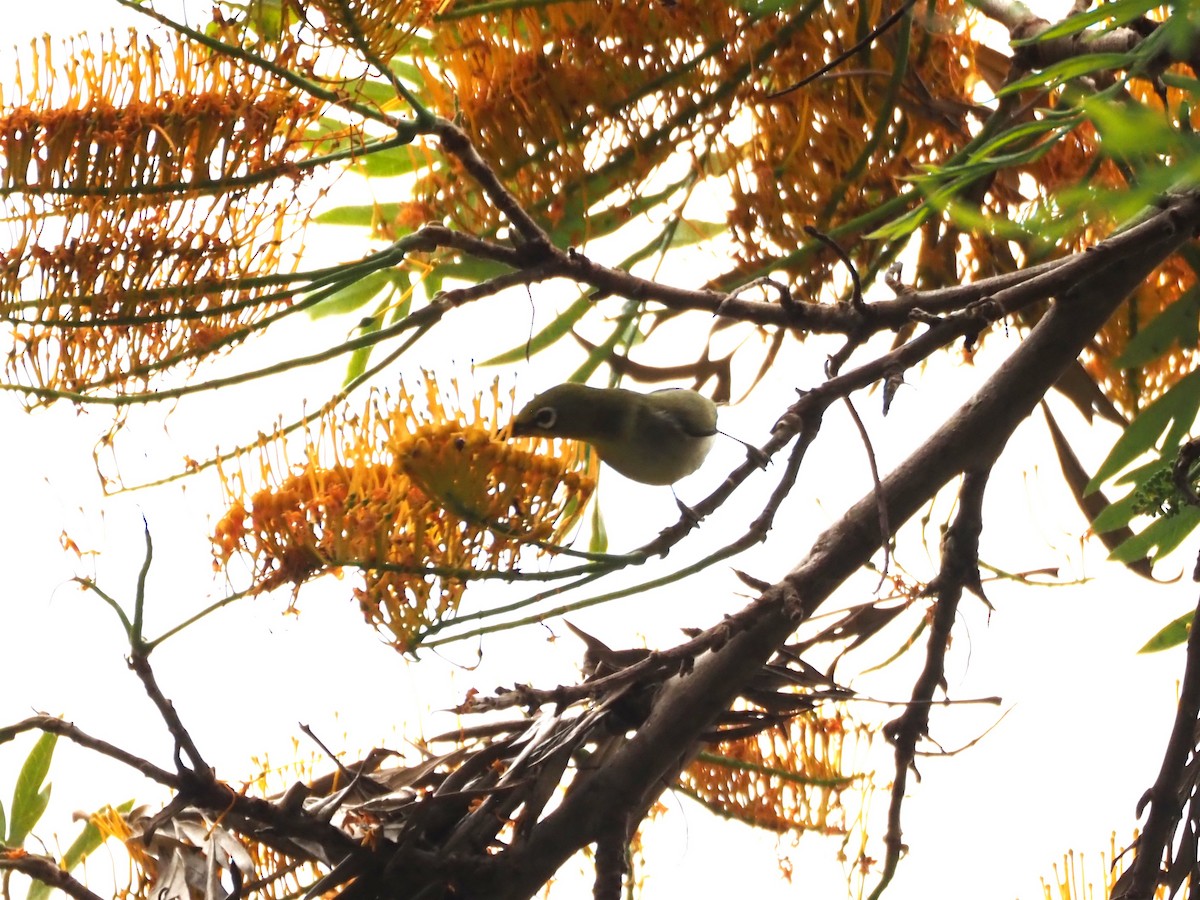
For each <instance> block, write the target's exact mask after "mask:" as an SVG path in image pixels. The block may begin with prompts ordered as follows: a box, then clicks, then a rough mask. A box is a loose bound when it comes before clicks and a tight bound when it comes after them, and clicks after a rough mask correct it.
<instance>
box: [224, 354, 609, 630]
mask: <svg viewBox="0 0 1200 900" xmlns="http://www.w3.org/2000/svg"><path fill="white" fill-rule="evenodd" d="M455 393H456V394H457V386H456V387H455ZM485 396H486V397H487V398H488V400H489V401H490V402H489V403H488V404H487V405H486V408H485V403H484V397H483V396H476V397H475V398H474V401H473V403H472V408H471V409H470V410H469V412H467V411H463V410H462V409H461V407H460V406H458V405H457V401H454V402H453V403H450V402H447V401H444V400H443V398H442V397H441V395H440V394H439V392H438V389H437V384H436V382H435V381H434V379H433V378H432V377H430V376H429V375H426V392H425V397H424V403H418V402H417V401H416V399H415V398H414V397H412V396H411V395H409V394H408V393H407V392H406V391H405V390H404V389H403V387H401V393H400V396H399V398H398V400H397V401H396V403H395V404H392V402H391V400H390V399H389V398H388V397H387V396H386V395H384V396H382V397H380V396H379V395H372V397H371V398H370V400H369V401H368V403H367V405H366V408H365V410H364V411H363V412H362V413H361V414H360V415H357V416H352V415H350V414H349V413H348V412H347V411H345V410H342V411H341V412H340V413H338V414H336V415H328V416H325V417H322V418H321V420H320V421H319V422H318V423H316V425H315V427H311V428H309V429H308V430H307V431H306V432H305V435H304V461H303V462H302V463H299V464H297V465H290V464H289V463H288V462H287V442H286V439H285V438H284V436H282V435H276V436H275V437H274V438H272V439H270V440H267V439H264V440H263V442H262V443H261V445H260V449H259V453H258V457H259V461H260V469H261V475H260V478H259V480H260V481H261V482H262V484H263V485H264V486H263V487H262V488H260V489H258V490H256V491H254V492H253V493H250V492H249V491H248V489H247V487H246V478H245V476H244V474H243V473H241V472H239V473H236V474H235V475H233V476H230V475H227V474H224V473H223V480H224V484H225V488H226V493H227V495H228V497H229V500H230V507H229V511H228V512H227V513H226V515H225V517H224V518H223V519H222V520H221V521H220V522H219V523H218V525H217V528H216V533H215V536H214V538H213V541H214V545H215V548H216V557H217V560H218V562H219V563H220V564H221V565H226V564H228V562H229V561H230V559H231V558H232V557H233V556H234V555H243V556H245V557H247V558H248V559H249V560H250V561H251V562H252V564H253V567H254V572H255V575H254V578H255V589H256V590H257V591H266V590H270V589H272V588H275V587H278V586H280V585H283V584H291V585H293V586H294V587H296V588H298V587H299V585H301V584H302V583H304V582H305V581H307V580H309V579H311V578H313V577H315V576H317V575H320V574H323V573H326V572H337V571H339V570H341V569H342V568H345V567H354V568H356V569H359V570H360V571H361V575H362V583H361V585H360V586H359V587H357V588H356V589H355V596H356V597H357V598H358V601H359V604H360V606H361V608H362V611H363V615H364V616H365V617H366V619H367V621H368V622H370V623H371V624H372V625H373V626H375V627H376V628H377V629H378V630H380V631H381V632H383V633H384V634H386V635H387V636H388V637H389V639H390V640H392V641H393V643H394V644H395V645H396V646H397V647H398V648H400V649H402V650H410V649H413V648H414V647H415V646H416V645H417V644H418V643H419V641H420V638H421V636H422V634H423V633H424V632H425V630H426V629H428V628H429V627H430V626H432V625H434V624H436V623H438V622H441V621H443V620H445V619H446V618H448V617H450V616H452V615H453V614H454V612H455V611H456V610H457V608H458V605H459V601H460V600H461V598H462V596H463V591H464V589H465V587H466V584H467V582H468V581H470V580H471V579H473V578H478V577H480V576H481V574H486V573H493V572H498V571H499V572H502V571H507V570H510V569H511V568H512V567H513V566H514V565H515V564H516V562H517V560H518V558H519V557H520V555H521V552H522V550H523V549H524V548H526V547H527V546H529V542H530V541H538V542H549V543H557V542H560V541H561V540H562V539H563V537H564V535H565V534H566V533H567V531H568V530H569V529H570V528H571V527H572V526H573V525H574V523H575V522H576V521H578V519H579V516H580V514H581V513H582V512H583V508H584V506H585V505H586V503H587V501H588V498H589V497H590V496H591V492H592V490H593V489H594V487H595V466H596V462H595V456H594V454H591V455H590V459H589V457H588V456H585V454H584V451H583V449H582V445H578V444H564V443H563V442H556V443H555V444H554V445H553V446H550V445H548V444H547V443H546V442H541V441H532V440H522V441H514V442H507V441H504V440H503V439H501V437H500V436H499V434H498V428H497V420H498V418H499V416H500V415H501V412H502V410H503V409H505V404H503V403H501V401H500V396H499V388H498V386H497V385H495V384H493V387H492V390H491V392H490V393H489V394H487V395H485Z"/></svg>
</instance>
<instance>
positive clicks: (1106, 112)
mask: <svg viewBox="0 0 1200 900" xmlns="http://www.w3.org/2000/svg"><path fill="white" fill-rule="evenodd" d="M1084 111H1085V112H1086V113H1087V115H1088V118H1089V119H1091V120H1092V123H1093V124H1094V125H1095V126H1096V132H1097V134H1099V135H1100V140H1101V141H1102V142H1103V144H1104V149H1105V150H1107V151H1108V152H1110V153H1115V154H1121V155H1125V156H1133V157H1142V156H1145V155H1146V154H1148V153H1172V154H1175V155H1180V154H1183V153H1186V152H1187V151H1188V150H1189V149H1193V152H1194V148H1191V144H1192V143H1194V142H1193V141H1189V140H1188V139H1187V138H1186V137H1185V136H1184V135H1182V134H1181V133H1180V132H1179V131H1177V130H1176V129H1175V128H1174V127H1173V126H1172V125H1171V123H1170V122H1169V121H1167V119H1166V118H1164V117H1163V116H1162V114H1161V113H1158V112H1152V111H1151V110H1149V109H1146V108H1145V107H1141V106H1130V105H1129V104H1126V103H1122V102H1119V101H1117V100H1109V99H1106V98H1096V99H1090V100H1088V101H1087V102H1086V103H1085V104H1084Z"/></svg>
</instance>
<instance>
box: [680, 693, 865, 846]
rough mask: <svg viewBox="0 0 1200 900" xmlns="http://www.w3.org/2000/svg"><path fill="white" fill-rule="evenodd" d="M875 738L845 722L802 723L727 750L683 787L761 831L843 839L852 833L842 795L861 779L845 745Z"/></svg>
mask: <svg viewBox="0 0 1200 900" xmlns="http://www.w3.org/2000/svg"><path fill="white" fill-rule="evenodd" d="M869 738H870V735H869V733H868V732H866V731H865V730H863V729H862V728H860V727H858V726H850V725H848V724H847V723H846V721H845V720H844V719H842V718H839V717H828V716H820V715H816V714H812V715H804V716H798V717H796V718H794V719H792V720H791V721H790V722H789V723H788V724H787V725H785V726H781V727H779V728H772V729H768V730H766V731H763V732H760V733H759V734H756V735H754V736H752V737H748V738H744V739H741V740H736V741H729V742H727V743H723V744H721V745H720V746H719V747H718V748H717V750H716V751H715V755H713V756H704V757H701V758H699V759H697V760H696V761H695V762H693V763H692V764H691V765H690V766H688V767H687V768H686V769H685V770H684V771H683V774H682V775H681V776H680V781H681V783H682V785H683V787H684V788H685V790H688V791H690V792H691V793H692V794H694V795H695V796H696V797H697V798H698V799H699V800H700V801H701V802H702V803H704V804H705V805H706V806H709V807H711V808H713V809H717V810H720V811H721V812H722V813H723V814H725V815H727V816H731V817H733V818H737V819H741V820H743V821H745V822H749V823H751V824H753V825H757V826H759V827H760V828H768V829H770V830H772V831H776V832H780V833H783V832H795V831H801V830H816V831H821V832H825V833H838V834H840V833H844V832H845V831H846V827H847V826H846V822H845V814H844V808H843V805H842V794H843V793H844V792H845V791H846V790H847V789H848V788H851V787H852V786H854V785H855V784H856V783H858V782H859V781H861V779H862V777H863V776H861V775H854V774H850V773H847V771H846V759H845V756H846V753H845V752H844V751H845V750H846V749H847V747H846V744H847V740H848V739H850V742H851V744H852V745H853V743H854V741H857V740H868V741H869ZM717 757H721V759H717Z"/></svg>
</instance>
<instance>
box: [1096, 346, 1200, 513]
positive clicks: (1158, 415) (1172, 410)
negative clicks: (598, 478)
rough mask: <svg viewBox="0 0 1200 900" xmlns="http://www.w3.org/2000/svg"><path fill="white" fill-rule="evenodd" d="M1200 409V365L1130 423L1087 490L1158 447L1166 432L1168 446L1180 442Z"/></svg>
mask: <svg viewBox="0 0 1200 900" xmlns="http://www.w3.org/2000/svg"><path fill="white" fill-rule="evenodd" d="M1197 410H1200V369H1197V370H1196V371H1195V372H1191V373H1189V374H1188V375H1185V376H1184V377H1183V378H1181V379H1180V380H1179V381H1178V382H1176V383H1175V385H1174V386H1173V387H1172V388H1171V389H1170V390H1169V391H1167V392H1166V393H1165V394H1163V395H1162V396H1161V397H1159V398H1158V399H1157V400H1155V401H1154V402H1153V403H1151V404H1150V405H1149V406H1147V407H1146V408H1145V409H1144V410H1142V412H1141V414H1140V415H1139V416H1138V417H1137V418H1136V419H1134V420H1133V421H1132V422H1131V423H1130V424H1129V427H1128V428H1126V429H1125V433H1124V434H1122V435H1121V436H1120V437H1119V438H1118V439H1117V442H1116V443H1115V444H1113V448H1112V450H1110V451H1109V452H1108V457H1107V458H1106V459H1105V460H1104V462H1102V463H1101V464H1100V468H1099V469H1098V470H1097V471H1096V474H1095V475H1093V476H1092V480H1091V481H1090V482H1088V486H1087V488H1086V489H1085V494H1090V493H1092V492H1093V491H1095V490H1098V489H1099V487H1100V485H1101V484H1103V483H1104V482H1105V481H1108V479H1109V478H1111V477H1112V476H1114V475H1116V474H1117V473H1118V472H1120V471H1121V470H1122V469H1124V468H1125V467H1126V466H1127V465H1129V464H1130V463H1131V462H1133V461H1134V460H1135V459H1137V458H1138V457H1139V456H1141V455H1142V454H1143V453H1147V452H1149V451H1150V450H1152V449H1154V447H1155V445H1156V443H1157V442H1158V440H1159V438H1160V437H1162V436H1163V435H1164V433H1165V434H1166V435H1167V436H1166V439H1165V440H1164V441H1163V445H1162V446H1163V448H1164V449H1173V448H1174V447H1177V446H1179V443H1180V441H1181V440H1182V438H1183V436H1184V435H1186V434H1187V431H1188V429H1189V428H1191V427H1192V423H1194V422H1195V421H1196V413H1197Z"/></svg>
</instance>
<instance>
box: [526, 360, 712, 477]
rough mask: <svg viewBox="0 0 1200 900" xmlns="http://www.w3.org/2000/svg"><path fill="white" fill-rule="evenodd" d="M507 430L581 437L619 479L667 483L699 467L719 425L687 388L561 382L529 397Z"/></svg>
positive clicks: (704, 401)
mask: <svg viewBox="0 0 1200 900" xmlns="http://www.w3.org/2000/svg"><path fill="white" fill-rule="evenodd" d="M510 433H511V434H512V435H513V436H514V437H522V436H535V437H561V438H572V439H574V440H578V441H586V442H587V443H589V444H591V445H592V446H593V447H594V448H595V449H596V453H597V454H599V456H600V459H601V460H602V461H604V462H605V463H607V464H608V465H610V466H612V467H613V468H614V469H616V470H617V471H618V472H620V473H621V474H622V475H624V476H625V477H626V478H631V479H633V480H634V481H640V482H642V483H643V484H674V483H675V482H676V481H678V480H679V479H681V478H683V477H684V476H685V475H690V474H691V473H692V472H694V471H696V469H698V468H700V464H701V463H703V462H704V458H705V457H706V456H707V455H708V451H709V448H710V447H711V446H712V442H713V438H714V437H715V436H716V435H717V434H719V433H720V432H718V431H717V407H716V404H715V403H713V402H712V401H711V400H709V399H708V398H707V397H705V396H704V395H702V394H697V393H696V392H695V391H689V390H684V389H683V388H669V389H667V390H662V391H654V392H653V393H650V394H640V393H638V392H637V391H627V390H625V389H623V388H594V387H588V386H587V385H583V384H571V383H568V384H559V385H555V386H554V387H552V388H550V389H549V390H547V391H545V392H544V393H541V394H538V395H537V396H536V397H534V398H533V399H532V400H530V401H529V403H528V404H526V406H525V408H524V409H522V410H521V411H520V412H519V413H517V415H516V418H514V419H513V422H512V426H511V429H510Z"/></svg>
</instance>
